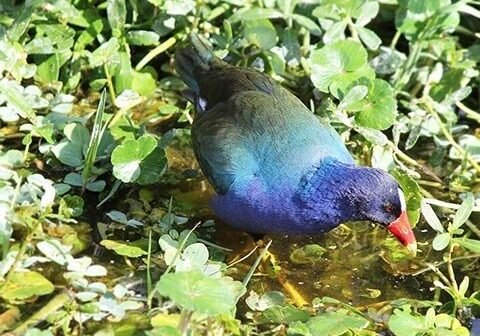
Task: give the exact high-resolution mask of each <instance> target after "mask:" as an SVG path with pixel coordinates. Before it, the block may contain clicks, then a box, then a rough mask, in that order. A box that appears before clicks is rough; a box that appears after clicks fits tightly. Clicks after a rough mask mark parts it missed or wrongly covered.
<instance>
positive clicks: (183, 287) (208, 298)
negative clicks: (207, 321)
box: [156, 271, 242, 316]
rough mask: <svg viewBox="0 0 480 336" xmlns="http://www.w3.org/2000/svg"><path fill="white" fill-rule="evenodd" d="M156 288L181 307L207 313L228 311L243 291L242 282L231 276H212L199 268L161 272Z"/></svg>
mask: <svg viewBox="0 0 480 336" xmlns="http://www.w3.org/2000/svg"><path fill="white" fill-rule="evenodd" d="M156 288H157V291H158V292H159V293H160V294H161V295H164V296H168V297H170V299H172V301H174V302H175V303H176V304H177V305H179V306H181V307H183V308H184V309H187V310H190V311H195V312H197V313H200V314H206V315H211V316H212V315H220V314H225V313H229V312H230V311H231V309H233V307H235V304H236V302H237V297H238V296H239V294H240V293H241V291H242V284H241V283H240V282H239V281H234V280H232V279H231V278H227V277H221V278H211V277H209V276H206V275H204V274H202V273H201V272H200V271H188V272H178V273H168V274H164V275H163V276H162V277H161V278H160V281H159V282H158V283H157V287H156Z"/></svg>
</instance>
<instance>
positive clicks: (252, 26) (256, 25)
mask: <svg viewBox="0 0 480 336" xmlns="http://www.w3.org/2000/svg"><path fill="white" fill-rule="evenodd" d="M243 35H244V36H245V37H246V38H247V40H248V41H249V42H250V43H252V44H254V45H256V46H257V47H258V48H260V49H262V50H269V49H271V48H272V47H274V46H275V45H276V44H277V32H276V30H275V27H274V26H273V25H272V23H271V22H270V20H267V19H262V20H254V21H247V22H245V26H244V28H243Z"/></svg>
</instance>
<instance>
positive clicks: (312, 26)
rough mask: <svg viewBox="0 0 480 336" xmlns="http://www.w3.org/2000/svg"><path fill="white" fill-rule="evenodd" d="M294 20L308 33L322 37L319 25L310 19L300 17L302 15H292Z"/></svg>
mask: <svg viewBox="0 0 480 336" xmlns="http://www.w3.org/2000/svg"><path fill="white" fill-rule="evenodd" d="M292 19H293V20H294V21H295V22H296V23H298V24H299V25H300V26H303V27H305V28H307V29H308V31H309V32H310V33H311V34H312V35H315V36H321V35H322V31H321V29H320V27H319V26H318V24H316V23H315V22H314V21H312V20H311V19H310V18H308V17H306V16H304V15H300V14H292Z"/></svg>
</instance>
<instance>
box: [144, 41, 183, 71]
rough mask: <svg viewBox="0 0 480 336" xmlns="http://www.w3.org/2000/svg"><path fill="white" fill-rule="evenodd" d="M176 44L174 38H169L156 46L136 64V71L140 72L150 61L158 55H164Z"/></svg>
mask: <svg viewBox="0 0 480 336" xmlns="http://www.w3.org/2000/svg"><path fill="white" fill-rule="evenodd" d="M175 43H177V39H176V38H175V37H170V38H169V39H168V40H166V41H165V42H163V43H162V44H160V45H159V46H157V47H156V48H154V49H152V50H150V52H149V53H148V54H146V55H145V57H143V58H142V59H141V60H140V62H138V63H137V66H136V67H135V70H136V71H140V70H142V69H143V67H144V66H145V65H147V64H148V63H149V62H150V61H151V60H152V59H154V58H155V57H157V56H158V55H160V54H162V53H164V52H165V51H167V50H168V49H170V48H171V47H173V46H174V45H175Z"/></svg>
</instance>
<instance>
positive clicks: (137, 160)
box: [111, 134, 167, 184]
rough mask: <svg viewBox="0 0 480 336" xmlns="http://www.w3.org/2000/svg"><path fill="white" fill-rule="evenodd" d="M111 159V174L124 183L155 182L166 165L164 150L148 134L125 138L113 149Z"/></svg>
mask: <svg viewBox="0 0 480 336" xmlns="http://www.w3.org/2000/svg"><path fill="white" fill-rule="evenodd" d="M111 161H112V164H113V175H114V176H115V177H116V178H118V179H119V180H121V181H123V182H125V183H130V182H138V183H140V184H149V183H155V182H157V181H158V179H159V177H160V175H161V174H162V173H163V171H164V169H165V168H166V165H167V159H166V158H165V152H164V151H163V149H161V148H159V147H158V143H157V140H156V139H155V138H154V137H153V136H151V135H148V134H147V135H143V136H142V137H140V138H139V139H137V140H125V141H124V142H123V143H122V144H121V145H119V146H117V147H116V148H115V149H114V150H113V153H112V157H111Z"/></svg>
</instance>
